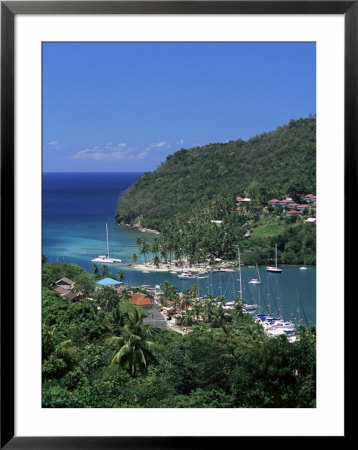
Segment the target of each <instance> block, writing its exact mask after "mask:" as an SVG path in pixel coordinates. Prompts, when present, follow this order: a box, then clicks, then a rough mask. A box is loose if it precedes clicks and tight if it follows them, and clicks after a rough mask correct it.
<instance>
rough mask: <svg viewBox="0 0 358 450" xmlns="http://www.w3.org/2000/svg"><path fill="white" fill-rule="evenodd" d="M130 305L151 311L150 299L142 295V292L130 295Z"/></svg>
mask: <svg viewBox="0 0 358 450" xmlns="http://www.w3.org/2000/svg"><path fill="white" fill-rule="evenodd" d="M131 303H132V304H133V305H136V306H141V307H142V308H144V309H152V306H153V303H152V301H151V300H150V298H149V297H148V296H147V295H145V294H142V292H135V293H134V294H132V295H131Z"/></svg>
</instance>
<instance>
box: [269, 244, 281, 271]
mask: <svg viewBox="0 0 358 450" xmlns="http://www.w3.org/2000/svg"><path fill="white" fill-rule="evenodd" d="M275 262H276V264H275V267H272V266H267V267H266V272H273V273H282V269H279V268H278V267H277V244H276V245H275Z"/></svg>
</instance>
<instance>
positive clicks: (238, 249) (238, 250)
mask: <svg viewBox="0 0 358 450" xmlns="http://www.w3.org/2000/svg"><path fill="white" fill-rule="evenodd" d="M237 252H238V257H239V274H240V278H239V282H240V291H239V292H240V298H241V300H242V283H241V260H240V248H239V247H238V248H237Z"/></svg>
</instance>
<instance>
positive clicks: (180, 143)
mask: <svg viewBox="0 0 358 450" xmlns="http://www.w3.org/2000/svg"><path fill="white" fill-rule="evenodd" d="M183 144H184V139H180V141H178V142H176V143H175V145H183Z"/></svg>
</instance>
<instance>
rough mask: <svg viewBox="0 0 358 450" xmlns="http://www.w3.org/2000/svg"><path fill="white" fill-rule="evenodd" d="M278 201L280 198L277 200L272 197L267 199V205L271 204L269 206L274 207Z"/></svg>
mask: <svg viewBox="0 0 358 450" xmlns="http://www.w3.org/2000/svg"><path fill="white" fill-rule="evenodd" d="M279 201H280V200H277V198H274V199H272V200H269V201H268V203H267V204H268V205H269V206H270V205H271V206H274V207H275V206H277V205H278V203H279Z"/></svg>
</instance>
